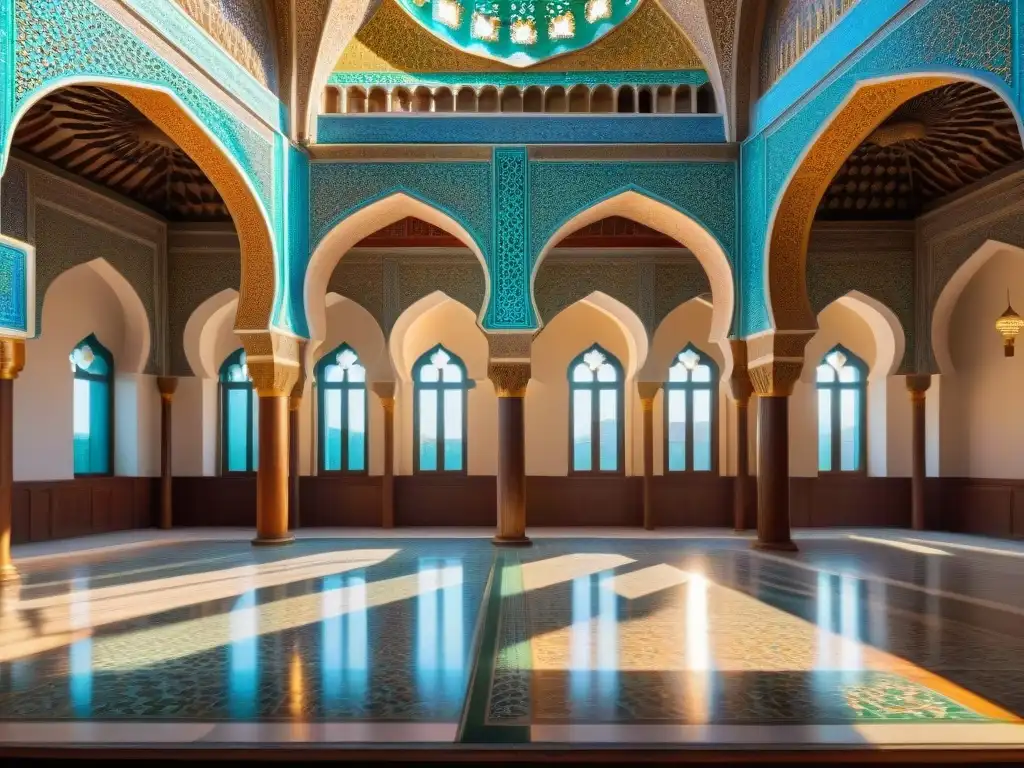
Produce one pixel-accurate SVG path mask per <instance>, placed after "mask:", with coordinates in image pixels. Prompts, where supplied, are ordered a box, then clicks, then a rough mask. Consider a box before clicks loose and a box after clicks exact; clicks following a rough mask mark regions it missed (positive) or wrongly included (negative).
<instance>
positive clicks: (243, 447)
mask: <svg viewBox="0 0 1024 768" xmlns="http://www.w3.org/2000/svg"><path fill="white" fill-rule="evenodd" d="M220 393H221V399H220V418H221V442H220V445H221V448H220V453H221V468H222V470H223V472H224V473H225V474H229V473H233V472H255V471H256V468H257V455H258V453H257V451H258V449H259V446H258V445H257V440H258V435H259V432H258V429H257V428H258V426H259V423H260V419H259V398H258V397H257V396H256V391H255V389H254V388H253V386H252V381H251V380H250V379H249V369H248V367H247V366H246V364H245V350H242V349H238V350H236V351H235V352H232V353H231V354H230V355H228V358H227V360H225V361H224V363H223V365H221V367H220Z"/></svg>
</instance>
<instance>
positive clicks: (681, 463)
mask: <svg viewBox="0 0 1024 768" xmlns="http://www.w3.org/2000/svg"><path fill="white" fill-rule="evenodd" d="M717 388H718V368H717V366H716V365H715V363H714V361H713V360H712V359H711V358H710V357H709V356H708V355H706V354H704V353H703V352H701V351H700V350H699V349H697V348H696V347H695V346H693V345H692V344H690V345H688V346H687V347H686V349H684V350H683V351H682V352H680V353H679V354H678V355H676V356H675V358H674V359H673V360H672V364H671V365H670V366H669V369H668V381H666V382H665V400H664V411H665V446H666V450H665V471H666V472H711V471H712V470H713V469H714V468H715V450H714V446H715V439H714V435H715V411H716V409H717V408H716V406H717V398H716V397H715V395H716V393H717V391H718V389H717Z"/></svg>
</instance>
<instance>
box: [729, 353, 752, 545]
mask: <svg viewBox="0 0 1024 768" xmlns="http://www.w3.org/2000/svg"><path fill="white" fill-rule="evenodd" d="M729 346H730V347H731V348H732V375H731V376H730V377H729V389H730V391H731V393H732V399H733V403H735V406H736V478H735V479H734V480H733V499H732V520H733V529H734V530H736V531H737V532H739V531H745V530H746V529H747V489H748V488H749V487H750V447H749V444H748V441H749V437H748V434H747V433H748V432H749V429H748V425H749V423H750V422H749V419H748V417H747V408H748V406H749V405H750V395H751V394H752V393H753V391H754V387H753V385H752V384H751V383H750V372H749V371H748V370H747V344H746V342H745V341H741V340H739V339H731V340H730V341H729Z"/></svg>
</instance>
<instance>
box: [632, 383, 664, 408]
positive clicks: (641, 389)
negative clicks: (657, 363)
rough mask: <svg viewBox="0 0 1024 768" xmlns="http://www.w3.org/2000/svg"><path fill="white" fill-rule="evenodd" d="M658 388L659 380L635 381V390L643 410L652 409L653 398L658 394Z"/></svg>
mask: <svg viewBox="0 0 1024 768" xmlns="http://www.w3.org/2000/svg"><path fill="white" fill-rule="evenodd" d="M660 389H661V382H660V381H638V382H637V383H636V391H637V394H638V395H640V406H641V407H642V408H643V409H644V410H645V411H653V410H654V398H656V397H657V396H658V391H659V390H660Z"/></svg>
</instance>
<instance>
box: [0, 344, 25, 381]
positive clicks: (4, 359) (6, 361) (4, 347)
mask: <svg viewBox="0 0 1024 768" xmlns="http://www.w3.org/2000/svg"><path fill="white" fill-rule="evenodd" d="M24 367H25V340H24V339H12V338H10V337H8V336H0V379H16V378H18V374H19V373H21V371H22V369H23V368H24Z"/></svg>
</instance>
